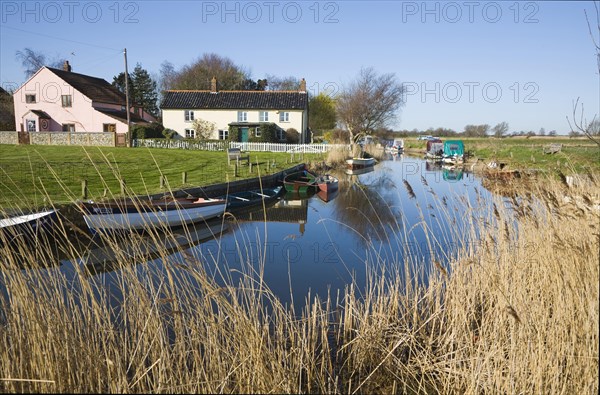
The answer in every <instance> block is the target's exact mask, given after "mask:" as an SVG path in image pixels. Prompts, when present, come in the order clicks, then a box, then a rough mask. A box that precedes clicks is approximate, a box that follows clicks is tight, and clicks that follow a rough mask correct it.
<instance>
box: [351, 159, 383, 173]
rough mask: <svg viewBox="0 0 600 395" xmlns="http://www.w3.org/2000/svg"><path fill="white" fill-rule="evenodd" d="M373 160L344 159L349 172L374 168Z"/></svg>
mask: <svg viewBox="0 0 600 395" xmlns="http://www.w3.org/2000/svg"><path fill="white" fill-rule="evenodd" d="M375 162H376V161H375V158H352V159H346V165H347V168H348V169H350V170H358V169H364V168H365V167H372V166H375Z"/></svg>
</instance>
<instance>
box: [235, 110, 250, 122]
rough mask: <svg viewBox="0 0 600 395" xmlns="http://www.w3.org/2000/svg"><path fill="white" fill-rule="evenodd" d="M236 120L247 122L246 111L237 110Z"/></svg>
mask: <svg viewBox="0 0 600 395" xmlns="http://www.w3.org/2000/svg"><path fill="white" fill-rule="evenodd" d="M237 117H238V122H248V111H238V116H237Z"/></svg>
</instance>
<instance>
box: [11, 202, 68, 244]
mask: <svg viewBox="0 0 600 395" xmlns="http://www.w3.org/2000/svg"><path fill="white" fill-rule="evenodd" d="M57 219H58V210H46V211H41V212H39V213H32V214H23V215H18V216H13V217H8V218H4V219H1V220H0V245H1V244H3V240H11V239H13V238H14V237H26V238H31V239H35V238H36V237H37V236H38V235H40V234H42V233H47V232H50V231H52V229H53V228H54V225H55V223H56V221H57Z"/></svg>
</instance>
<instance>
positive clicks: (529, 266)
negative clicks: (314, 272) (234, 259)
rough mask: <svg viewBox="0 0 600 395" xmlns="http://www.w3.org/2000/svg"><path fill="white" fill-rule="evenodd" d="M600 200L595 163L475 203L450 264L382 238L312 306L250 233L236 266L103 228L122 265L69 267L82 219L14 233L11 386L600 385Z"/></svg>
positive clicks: (485, 389)
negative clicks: (34, 238) (48, 233)
mask: <svg viewBox="0 0 600 395" xmlns="http://www.w3.org/2000/svg"><path fill="white" fill-rule="evenodd" d="M414 188H415V186H411V189H412V190H413V193H414ZM434 198H435V197H434ZM598 202H600V184H599V183H598V180H596V179H594V178H593V177H590V180H589V182H587V184H586V185H585V186H584V185H581V186H579V187H575V188H570V189H568V188H567V187H566V186H564V185H561V184H558V183H554V182H553V181H551V180H549V181H547V182H546V181H544V182H539V183H537V184H536V187H535V188H533V187H531V186H529V187H528V189H527V190H523V191H518V190H517V191H515V195H514V198H509V199H507V198H500V197H498V198H497V199H496V201H494V202H493V204H494V209H493V210H486V211H485V212H484V214H482V211H480V210H478V208H477V207H471V206H468V207H465V210H467V211H466V212H465V216H467V217H469V218H470V219H469V221H468V223H469V224H470V225H469V229H467V230H461V234H452V230H449V231H448V232H449V233H448V234H449V236H450V237H456V239H457V240H468V239H470V240H477V243H461V244H460V245H461V248H460V250H459V251H458V252H457V254H456V255H455V256H453V257H451V259H450V260H449V264H448V265H445V264H442V263H440V262H438V261H437V260H436V257H432V258H429V259H431V261H430V262H423V261H422V259H419V258H414V260H410V259H406V260H402V261H390V258H389V257H387V256H381V255H380V254H379V252H378V251H370V252H368V254H367V256H368V257H369V259H368V262H365V265H367V267H368V268H369V269H368V270H369V272H368V281H367V284H366V285H365V286H362V285H359V284H357V283H350V284H348V285H347V287H346V289H345V291H344V292H340V293H338V294H335V295H310V294H309V295H306V297H305V300H304V303H303V306H304V307H303V308H301V309H298V310H299V311H296V310H295V308H294V307H292V306H286V305H283V304H282V303H281V302H280V301H279V300H278V298H277V297H276V296H275V295H274V294H273V292H271V291H270V290H269V288H268V286H267V284H265V282H264V281H263V278H262V273H263V270H264V268H263V267H262V264H261V263H260V262H264V260H263V257H262V256H259V257H258V262H259V263H258V264H257V263H256V262H255V261H256V259H253V258H255V257H248V256H247V251H248V250H247V248H246V247H245V246H244V244H245V243H246V242H248V240H247V239H244V238H242V239H241V240H240V244H239V247H238V253H239V255H240V258H241V259H242V262H245V265H243V268H242V269H241V270H240V271H238V272H235V273H234V272H233V270H228V269H227V265H225V266H223V262H220V261H219V257H218V254H215V255H211V254H192V253H190V252H189V250H187V248H185V247H182V248H181V249H180V250H179V251H176V253H175V254H174V253H173V251H172V250H167V249H166V248H165V249H161V248H158V249H157V250H156V251H155V255H156V257H158V258H161V259H162V260H163V262H165V264H164V265H162V269H161V270H157V268H156V266H155V265H153V263H152V261H150V262H145V260H142V259H140V260H139V261H137V259H136V258H133V260H132V255H133V256H135V254H132V253H131V250H129V251H127V252H124V251H123V250H122V249H120V248H119V245H120V243H122V242H123V241H124V240H122V239H119V238H118V237H117V238H116V239H115V238H112V236H110V237H109V236H103V240H102V243H103V244H104V245H108V246H109V249H110V250H112V251H113V252H114V255H115V263H113V264H114V265H115V266H114V267H118V268H119V270H118V271H115V272H112V273H109V274H108V275H106V276H94V272H90V269H89V268H88V267H87V266H86V265H75V266H74V269H73V270H74V272H73V273H66V272H64V271H61V270H59V268H57V265H58V260H59V258H60V259H67V260H72V261H75V262H77V261H78V258H79V256H78V254H77V252H76V248H74V246H73V245H72V244H71V241H70V239H69V237H67V227H69V229H70V230H72V229H73V225H72V224H64V226H65V228H63V230H62V236H61V232H59V235H58V236H55V238H52V239H47V240H45V239H43V238H41V239H40V240H38V243H40V244H39V245H38V246H37V248H33V249H32V248H31V246H30V245H25V244H23V245H19V241H18V240H13V241H12V243H10V245H9V246H6V245H5V246H4V247H0V283H1V284H2V285H3V286H4V288H5V290H6V291H5V292H4V293H1V289H2V288H0V391H1V392H57V393H74V392H81V393H92V392H93V393H97V392H116V393H182V392H185V393H386V394H387V393H402V394H405V393H414V394H419V393H428V394H429V393H440V394H454V393H460V394H482V393H485V394H488V393H489V394H497V393H597V392H598V363H599V361H598V354H599V344H600V342H599V338H598V332H599V324H598V321H599V318H598V317H599V314H600V311H599V284H600V278H599V265H598V262H599V259H600V257H599V234H600V229H599V227H600V226H599V223H600V214H599V213H600V211H599V207H600V206H599V204H598ZM488 203H489V202H488ZM468 210H472V211H468ZM398 229H399V232H398V234H397V235H395V236H390V237H396V238H397V242H398V245H399V246H402V245H405V244H406V243H405V242H406V237H407V236H406V233H401V232H400V229H402V227H401V226H399V227H398ZM465 233H466V234H465ZM122 237H123V238H126V239H127V240H129V241H130V245H131V246H133V247H132V248H134V249H135V248H136V246H138V245H139V246H141V245H143V244H142V243H138V242H137V239H136V237H137V236H132V235H127V236H122ZM144 237H145V238H146V239H147V238H150V239H151V240H154V241H155V243H156V245H159V246H160V245H162V244H161V243H164V242H165V240H173V241H176V240H178V237H179V236H177V235H175V234H174V233H170V232H169V231H166V232H162V231H157V232H150V233H149V234H147V235H145V236H144ZM267 237H268V236H267ZM429 237H430V240H431V243H432V245H433V244H435V243H436V238H437V237H439V236H438V235H435V234H431V235H429ZM215 240H216V242H217V243H218V237H217V235H215ZM56 244H58V247H53V248H54V249H58V252H57V253H56V254H54V253H52V254H48V255H47V256H46V255H44V256H40V254H39V252H38V251H40V250H43V249H45V248H47V247H48V250H50V248H49V246H50V245H53V246H54V245H56ZM140 248H141V247H140ZM139 253H140V256H141V255H143V254H144V253H145V252H144V251H139ZM259 254H260V253H259ZM34 263H35V265H34V266H35V268H32V269H28V270H21V268H22V267H23V265H32V264H34ZM40 263H41V264H40ZM423 264H428V265H430V266H431V268H432V273H431V274H430V276H429V279H428V281H427V283H422V282H421V281H419V278H418V275H416V274H415V273H416V272H418V271H419V269H418V268H419V267H420V266H421V265H423ZM282 281H285V279H282Z"/></svg>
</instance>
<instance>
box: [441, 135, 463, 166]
mask: <svg viewBox="0 0 600 395" xmlns="http://www.w3.org/2000/svg"><path fill="white" fill-rule="evenodd" d="M464 154H465V146H464V144H463V142H462V140H450V141H446V142H445V143H444V154H443V155H442V162H444V163H447V164H459V163H463V161H464Z"/></svg>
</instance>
